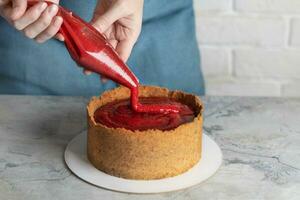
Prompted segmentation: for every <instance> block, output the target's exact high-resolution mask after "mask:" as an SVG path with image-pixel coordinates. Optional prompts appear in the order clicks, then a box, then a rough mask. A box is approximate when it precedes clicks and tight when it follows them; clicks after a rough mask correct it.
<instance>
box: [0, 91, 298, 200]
mask: <svg viewBox="0 0 300 200" xmlns="http://www.w3.org/2000/svg"><path fill="white" fill-rule="evenodd" d="M87 101H88V99H87V98H82V97H32V96H0V199H1V200H14V199H18V200H19V199H21V200H41V199H43V200H48V199H49V200H50V199H51V200H56V199H63V200H77V199H78V200H83V199H88V200H96V199H97V200H99V199H113V200H114V199H145V200H146V199H147V200H150V199H153V200H165V199H172V200H173V199H205V200H210V199H216V200H222V199H228V200H229V199H230V200H244V199H251V200H252V199H259V200H260V199H272V200H277V199H288V200H299V199H300V99H281V98H245V97H205V98H204V102H205V123H204V133H206V134H207V135H209V136H210V137H212V138H214V139H215V140H216V142H217V143H218V144H219V145H220V147H221V148H222V151H223V154H224V160H223V165H222V167H221V168H220V170H219V171H218V172H217V173H216V174H215V175H214V176H213V177H211V178H210V179H209V180H207V181H206V182H204V183H202V184H199V185H197V186H194V187H191V188H188V189H185V190H181V191H177V192H171V193H164V194H155V195H135V194H124V193H118V192H112V191H109V190H105V189H101V188H98V187H95V186H92V185H90V184H88V183H86V182H84V181H82V180H80V179H78V178H77V177H76V176H74V175H73V174H72V173H71V172H70V171H69V170H68V169H67V167H66V165H65V163H64V160H63V152H64V148H65V147H66V144H67V143H68V141H70V140H71V139H72V138H73V137H74V136H75V135H77V134H78V133H80V132H81V131H83V130H85V129H86V116H85V114H86V113H85V105H86V103H87Z"/></svg>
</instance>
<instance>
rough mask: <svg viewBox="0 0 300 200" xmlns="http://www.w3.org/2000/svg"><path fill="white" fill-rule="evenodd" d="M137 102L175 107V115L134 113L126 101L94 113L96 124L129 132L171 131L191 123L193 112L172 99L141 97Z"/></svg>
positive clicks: (146, 104)
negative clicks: (176, 108)
mask: <svg viewBox="0 0 300 200" xmlns="http://www.w3.org/2000/svg"><path fill="white" fill-rule="evenodd" d="M139 101H140V102H141V103H142V104H143V105H145V106H152V105H153V104H154V105H157V106H165V105H166V104H167V105H168V106H176V107H178V108H179V112H177V113H149V112H136V111H134V110H132V109H131V106H130V101H129V100H128V99H125V100H118V101H114V102H110V103H108V104H106V105H104V106H102V107H100V108H98V109H97V110H96V111H95V113H94V119H95V121H96V122H97V123H101V124H104V125H105V126H107V127H111V128H126V129H129V130H140V131H143V130H147V129H160V130H171V129H174V128H176V127H178V126H179V125H181V124H184V123H187V122H191V121H193V119H194V117H195V114H194V112H193V110H192V109H191V108H190V107H188V106H187V105H184V104H182V103H180V102H178V101H176V100H174V99H170V98H167V97H147V98H145V97H141V98H140V99H139Z"/></svg>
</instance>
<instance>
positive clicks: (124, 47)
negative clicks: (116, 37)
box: [116, 40, 135, 62]
mask: <svg viewBox="0 0 300 200" xmlns="http://www.w3.org/2000/svg"><path fill="white" fill-rule="evenodd" d="M134 43H135V41H134V40H121V41H120V42H119V43H118V45H117V47H116V52H117V53H118V54H119V56H120V57H121V59H122V60H123V61H124V62H126V61H127V60H128V58H129V55H130V53H131V51H132V48H133V46H134Z"/></svg>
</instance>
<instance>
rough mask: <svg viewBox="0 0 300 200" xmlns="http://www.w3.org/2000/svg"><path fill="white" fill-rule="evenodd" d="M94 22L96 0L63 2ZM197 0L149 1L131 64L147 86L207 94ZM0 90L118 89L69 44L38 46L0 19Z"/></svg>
mask: <svg viewBox="0 0 300 200" xmlns="http://www.w3.org/2000/svg"><path fill="white" fill-rule="evenodd" d="M61 5H62V6H65V7H66V8H69V9H70V10H73V11H74V12H75V13H77V14H78V15H79V16H81V17H83V18H84V19H85V20H88V21H89V20H90V19H91V17H92V14H93V9H94V7H95V5H96V0H89V1H79V0H78V1H71V0H61ZM194 23H195V22H194V12H193V3H192V0H175V1H174V0H164V1H160V0H156V1H154V0H145V5H144V16H143V28H142V32H141V35H140V37H139V40H138V42H137V43H136V45H135V47H134V49H133V52H132V54H131V57H130V59H129V60H128V62H127V63H128V65H129V66H130V68H131V69H132V71H133V72H134V73H135V74H136V75H137V77H138V78H139V80H140V82H141V84H151V85H159V86H164V87H168V88H170V89H179V90H184V91H186V92H192V93H196V94H198V95H202V94H204V83H203V78H202V73H201V69H200V58H199V51H198V47H197V41H196V37H195V25H194ZM0 58H1V59H0V94H32V95H82V96H92V95H99V94H100V93H102V92H103V91H104V90H107V89H111V88H113V87H116V84H115V83H114V82H112V81H109V82H107V83H104V84H103V83H101V82H100V79H99V76H98V75H96V74H93V75H90V76H84V75H83V74H82V69H81V68H79V67H77V66H76V64H75V63H74V61H73V60H72V59H71V58H70V56H69V54H68V52H67V50H66V49H65V47H64V44H63V43H61V42H59V41H57V40H50V41H48V42H46V43H44V44H42V45H41V44H36V43H35V42H34V41H32V40H29V39H27V38H25V36H23V34H22V33H20V32H18V31H16V30H15V29H14V28H12V27H10V25H8V24H7V22H6V21H5V20H3V19H0Z"/></svg>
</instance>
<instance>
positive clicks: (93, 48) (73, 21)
mask: <svg viewBox="0 0 300 200" xmlns="http://www.w3.org/2000/svg"><path fill="white" fill-rule="evenodd" d="M35 3H37V1H28V6H33V5H34V4H35ZM46 3H47V4H53V3H51V2H47V1H46ZM58 7H59V10H58V13H57V15H58V16H61V17H62V18H63V23H62V26H61V28H60V30H59V33H61V34H62V35H63V36H64V38H65V41H64V42H65V46H66V48H67V49H68V51H69V53H70V55H71V57H72V58H73V60H74V61H75V62H76V63H77V64H78V65H80V66H82V67H83V68H85V69H87V70H89V71H92V72H94V73H97V74H101V75H103V76H105V77H107V78H109V79H111V80H113V81H115V82H117V83H119V84H121V85H124V86H125V87H128V88H129V89H130V90H131V106H132V109H133V110H135V111H137V112H151V113H161V112H166V113H168V112H179V109H178V108H177V107H176V106H174V105H142V104H140V103H139V102H138V86H139V81H138V79H137V78H136V76H135V75H134V74H133V72H132V71H131V70H130V69H129V67H128V66H127V65H126V64H125V63H124V62H123V61H122V59H121V58H120V57H119V56H118V54H117V53H116V51H115V50H114V48H113V47H112V46H111V45H110V44H109V42H108V41H107V40H106V38H105V37H104V36H103V35H102V34H101V33H100V32H99V31H97V30H96V29H95V28H94V27H93V26H92V25H90V24H89V23H87V22H85V21H84V20H83V19H81V18H80V17H78V16H76V15H75V14H74V13H72V12H70V11H68V10H67V9H65V8H63V7H62V6H58Z"/></svg>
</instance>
